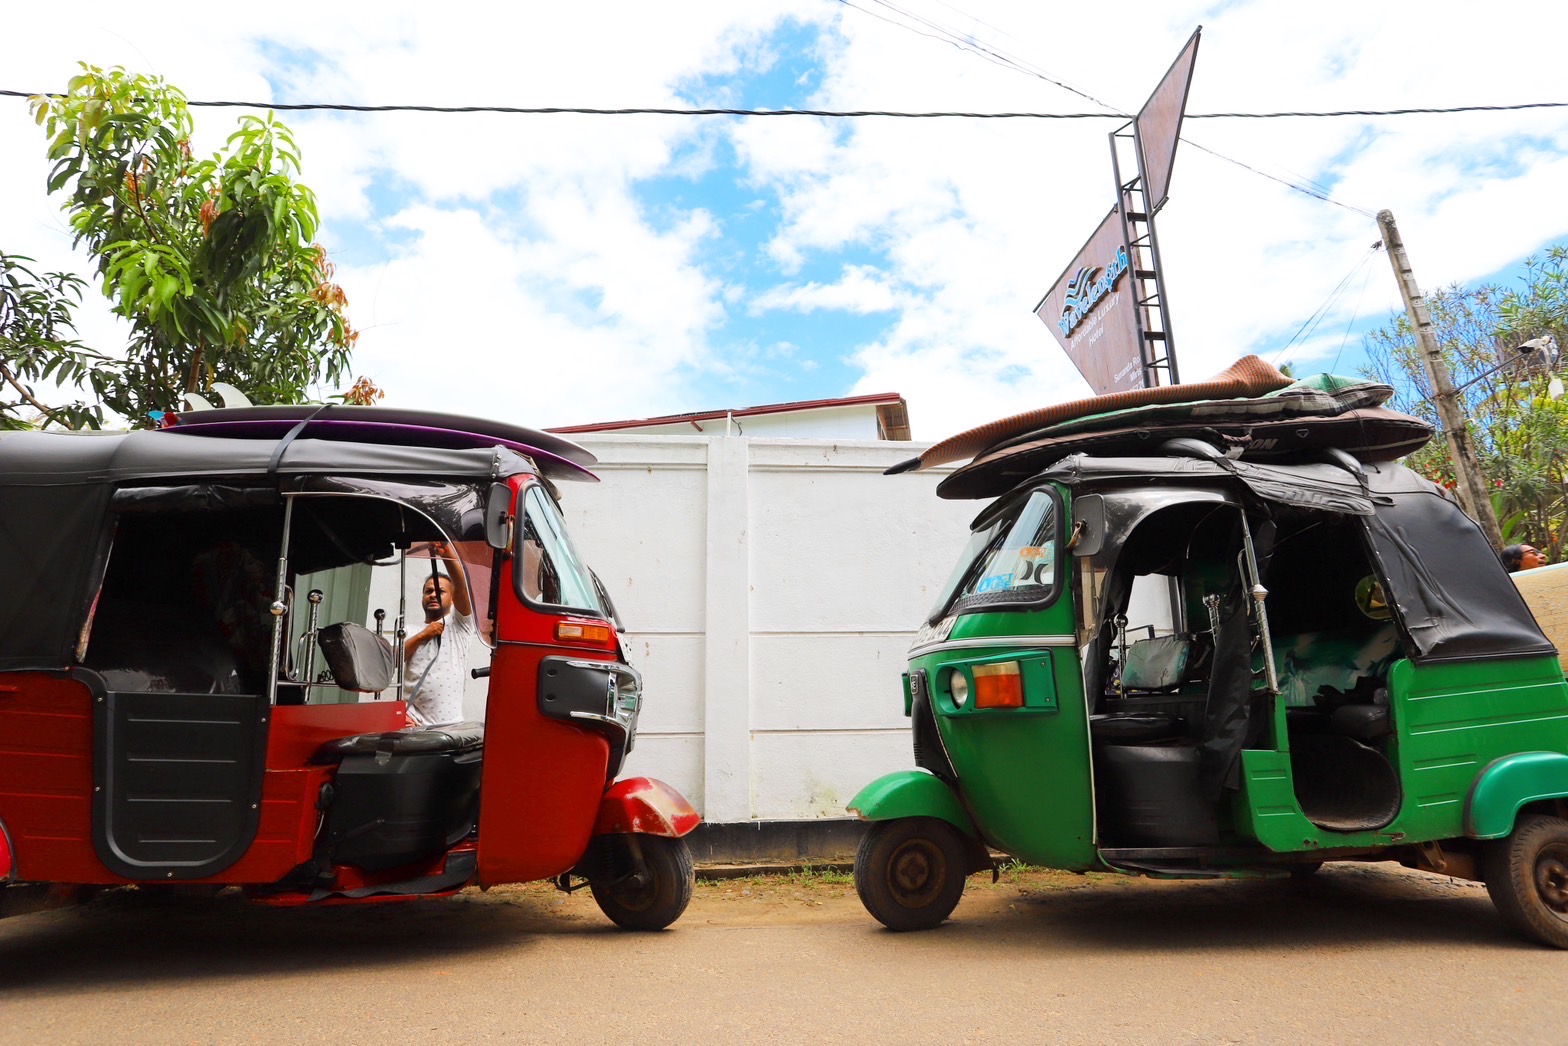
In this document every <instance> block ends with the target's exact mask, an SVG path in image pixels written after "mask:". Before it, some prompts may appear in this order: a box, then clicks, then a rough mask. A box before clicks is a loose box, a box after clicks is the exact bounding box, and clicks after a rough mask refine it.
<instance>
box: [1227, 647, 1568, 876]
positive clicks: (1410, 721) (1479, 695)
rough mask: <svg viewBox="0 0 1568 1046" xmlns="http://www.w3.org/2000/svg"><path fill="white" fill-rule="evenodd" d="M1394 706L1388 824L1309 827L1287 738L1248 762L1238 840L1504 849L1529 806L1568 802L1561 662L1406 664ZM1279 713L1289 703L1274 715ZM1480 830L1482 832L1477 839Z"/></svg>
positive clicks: (1297, 847) (1300, 845)
mask: <svg viewBox="0 0 1568 1046" xmlns="http://www.w3.org/2000/svg"><path fill="white" fill-rule="evenodd" d="M1389 703H1390V705H1391V706H1392V709H1393V716H1394V735H1393V737H1392V738H1391V739H1390V741H1389V743H1388V756H1389V758H1390V760H1391V761H1392V762H1393V764H1394V767H1395V769H1396V770H1397V771H1398V773H1399V780H1400V784H1401V788H1402V790H1403V802H1402V804H1401V807H1400V811H1399V814H1398V816H1396V817H1395V818H1394V820H1393V822H1392V823H1391V824H1389V825H1388V826H1387V827H1385V828H1382V829H1379V830H1377V831H1375V832H1335V831H1329V830H1326V829H1322V828H1318V827H1317V826H1316V825H1314V824H1312V823H1311V822H1310V821H1308V820H1307V819H1306V818H1305V817H1304V816H1303V815H1302V812H1301V807H1300V806H1299V805H1298V804H1297V802H1296V797H1295V792H1294V789H1293V786H1292V781H1291V774H1290V752H1289V750H1288V747H1287V745H1288V740H1287V739H1285V738H1284V737H1281V741H1282V742H1283V743H1281V744H1280V750H1279V751H1245V752H1243V753H1242V789H1241V791H1240V792H1239V793H1237V795H1236V796H1235V798H1234V800H1233V802H1232V807H1231V811H1232V816H1233V819H1234V823H1235V824H1236V826H1237V829H1238V831H1239V832H1240V833H1241V834H1242V835H1244V836H1250V837H1251V838H1253V839H1256V840H1257V841H1258V842H1260V843H1262V844H1263V845H1264V846H1266V847H1267V848H1268V849H1270V850H1273V851H1275V852H1278V853H1291V852H1298V851H1304V850H1314V849H1322V848H1330V847H1368V846H1389V845H1394V844H1399V843H1419V842H1429V841H1432V840H1440V839H1454V838H1458V837H1460V836H1465V835H1470V836H1473V837H1477V838H1499V837H1501V836H1504V835H1507V834H1508V832H1509V831H1511V830H1512V828H1513V815H1514V813H1515V811H1516V810H1517V809H1518V807H1519V806H1520V805H1522V804H1523V803H1526V802H1529V801H1530V800H1532V799H1544V798H1556V797H1559V796H1568V755H1562V754H1558V753H1565V752H1568V686H1565V685H1564V682H1563V677H1562V673H1561V670H1560V669H1559V667H1558V662H1557V659H1556V658H1520V659H1513V660H1491V661H1470V662H1464V661H1460V662H1447V663H1439V664H1428V665H1417V664H1414V663H1412V662H1410V661H1404V660H1401V661H1398V662H1395V664H1394V666H1393V668H1392V670H1391V671H1390V673H1389ZM1282 705H1283V698H1281V699H1279V700H1278V702H1277V704H1276V712H1282V711H1283V708H1282V707H1281V706H1282ZM1277 721H1282V718H1281V719H1277ZM1540 749H1552V750H1555V751H1554V752H1552V753H1546V752H1541V751H1539V750H1540ZM1532 750H1534V751H1532ZM1519 753H1525V754H1524V755H1520V754H1519ZM1499 760H1500V761H1501V762H1498V761H1499ZM1494 762H1497V766H1495V767H1494V766H1490V765H1489V764H1493V763H1494ZM1515 764H1518V765H1517V767H1516V766H1515ZM1483 770H1484V771H1486V773H1485V774H1484V775H1483ZM1494 774H1496V775H1497V779H1496V781H1491V780H1490V779H1491V778H1492V776H1493V775H1494ZM1472 793H1474V795H1475V796H1476V798H1472ZM1467 804H1468V807H1469V809H1470V811H1472V813H1471V814H1470V816H1469V817H1468V818H1467V813H1466V808H1467ZM1476 818H1480V819H1481V822H1482V823H1484V824H1485V825H1486V826H1487V827H1486V828H1485V829H1484V830H1476V829H1475V828H1474V827H1473V824H1474V823H1477V822H1476Z"/></svg>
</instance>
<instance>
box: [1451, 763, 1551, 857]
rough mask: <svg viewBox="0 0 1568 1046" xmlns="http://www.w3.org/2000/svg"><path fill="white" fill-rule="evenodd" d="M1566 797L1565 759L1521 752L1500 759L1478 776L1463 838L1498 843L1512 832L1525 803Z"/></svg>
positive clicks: (1467, 806) (1471, 793)
mask: <svg viewBox="0 0 1568 1046" xmlns="http://www.w3.org/2000/svg"><path fill="white" fill-rule="evenodd" d="M1564 797H1568V755H1564V754H1563V753H1561V752H1521V753H1519V754H1518V755H1508V756H1503V757H1502V758H1501V759H1499V760H1497V761H1496V762H1494V763H1492V764H1491V765H1490V766H1488V767H1487V768H1486V769H1485V770H1483V771H1482V772H1481V777H1480V779H1479V780H1477V781H1476V783H1475V787H1474V788H1473V789H1471V792H1470V800H1469V802H1468V803H1467V804H1466V808H1465V834H1466V835H1468V836H1470V837H1472V838H1475V839H1501V838H1502V837H1503V836H1505V835H1507V834H1508V833H1509V832H1511V831H1513V830H1514V821H1515V819H1517V818H1518V816H1519V810H1520V808H1521V807H1523V806H1524V805H1525V804H1526V803H1531V802H1536V801H1538V800H1542V799H1562V798H1564Z"/></svg>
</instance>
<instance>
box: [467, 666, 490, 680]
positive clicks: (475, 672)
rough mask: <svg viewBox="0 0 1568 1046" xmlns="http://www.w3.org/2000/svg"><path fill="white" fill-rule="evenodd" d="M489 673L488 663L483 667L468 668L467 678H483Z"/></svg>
mask: <svg viewBox="0 0 1568 1046" xmlns="http://www.w3.org/2000/svg"><path fill="white" fill-rule="evenodd" d="M489 674H490V666H489V665H486V666H485V667H483V668H471V669H469V670H468V675H469V678H471V679H483V678H485V677H486V676H488V675H489Z"/></svg>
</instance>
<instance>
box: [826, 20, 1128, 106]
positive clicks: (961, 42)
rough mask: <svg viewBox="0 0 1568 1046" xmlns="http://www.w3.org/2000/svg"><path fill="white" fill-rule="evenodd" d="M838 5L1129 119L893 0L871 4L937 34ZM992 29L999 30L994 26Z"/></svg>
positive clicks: (1024, 62)
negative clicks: (1040, 82) (941, 43)
mask: <svg viewBox="0 0 1568 1046" xmlns="http://www.w3.org/2000/svg"><path fill="white" fill-rule="evenodd" d="M838 2H839V3H841V4H843V5H844V6H845V7H848V8H851V9H853V10H856V11H859V12H861V13H862V14H867V15H870V16H871V17H872V18H877V19H881V20H882V21H884V22H887V23H888V24H889V25H894V26H897V27H898V28H900V29H905V30H908V31H909V32H911V33H914V34H915V35H917V36H924V37H927V38H929V39H932V40H939V41H941V42H943V43H948V44H952V45H953V46H954V47H956V48H958V49H959V50H960V51H967V52H968V53H970V54H972V55H975V56H977V57H979V58H984V59H985V60H986V61H988V62H992V63H995V64H996V65H1000V66H1002V67H1003V68H1006V69H1012V70H1014V71H1015V72H1020V73H1023V74H1024V75H1026V76H1032V77H1034V78H1036V79H1038V80H1044V81H1045V82H1046V83H1048V84H1051V85H1053V86H1056V87H1060V88H1061V89H1062V90H1064V91H1068V92H1070V93H1072V94H1075V95H1077V96H1078V97H1079V98H1082V99H1083V100H1084V101H1087V102H1092V103H1093V104H1095V105H1098V106H1100V107H1101V108H1104V109H1108V110H1110V113H1109V115H1114V116H1120V117H1122V119H1127V116H1126V114H1125V113H1121V112H1119V111H1118V110H1117V108H1116V107H1115V106H1114V105H1111V104H1110V103H1109V102H1104V101H1101V100H1100V99H1098V98H1096V97H1094V95H1092V94H1089V93H1088V92H1087V91H1082V90H1079V89H1078V88H1076V87H1074V86H1072V85H1071V84H1068V83H1064V82H1062V81H1061V80H1058V79H1056V78H1055V77H1053V76H1050V75H1049V74H1047V73H1046V72H1045V71H1044V70H1043V69H1041V68H1040V67H1039V66H1036V65H1034V64H1033V63H1032V62H1029V61H1028V60H1026V59H1022V58H1019V57H1017V56H1016V55H1011V54H1008V53H1007V52H1006V51H1003V50H1001V49H999V48H993V47H987V46H986V45H984V44H982V43H980V41H979V40H978V39H976V38H974V37H972V36H964V35H962V34H960V33H958V32H957V31H955V30H953V29H950V28H948V27H947V26H944V25H941V24H939V23H937V22H933V21H932V20H931V19H929V18H926V17H925V16H924V15H919V14H915V13H914V12H912V11H908V10H906V9H904V8H902V7H899V6H898V5H897V4H895V3H892V2H891V0H871V2H872V3H875V4H877V5H878V6H880V7H884V8H886V9H887V10H889V11H894V12H896V13H898V14H900V15H902V16H903V17H905V18H908V19H910V20H911V21H913V22H917V23H919V24H920V25H923V26H926V27H927V28H929V29H931V30H933V32H929V33H927V32H922V31H921V30H919V29H916V28H915V27H914V26H912V25H906V24H905V23H903V22H897V21H894V20H893V19H891V18H889V17H887V16H886V15H881V14H877V13H876V12H875V11H872V10H870V9H869V8H865V7H861V6H860V5H859V4H856V3H853V2H852V0H838ZM943 6H944V7H945V6H947V5H945V4H944V5H943ZM949 10H952V8H949ZM959 13H962V12H959ZM991 28H995V27H994V26H992V27H991Z"/></svg>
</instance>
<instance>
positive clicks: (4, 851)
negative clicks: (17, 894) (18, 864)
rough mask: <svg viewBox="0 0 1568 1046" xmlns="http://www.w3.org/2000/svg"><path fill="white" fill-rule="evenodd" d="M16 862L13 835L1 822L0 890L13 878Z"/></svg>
mask: <svg viewBox="0 0 1568 1046" xmlns="http://www.w3.org/2000/svg"><path fill="white" fill-rule="evenodd" d="M14 861H15V858H14V857H13V856H12V854H11V834H10V833H9V832H7V831H6V830H5V822H4V821H0V889H3V888H4V884H5V881H6V880H7V879H9V878H11V873H12V871H14V868H13V862H14Z"/></svg>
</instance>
